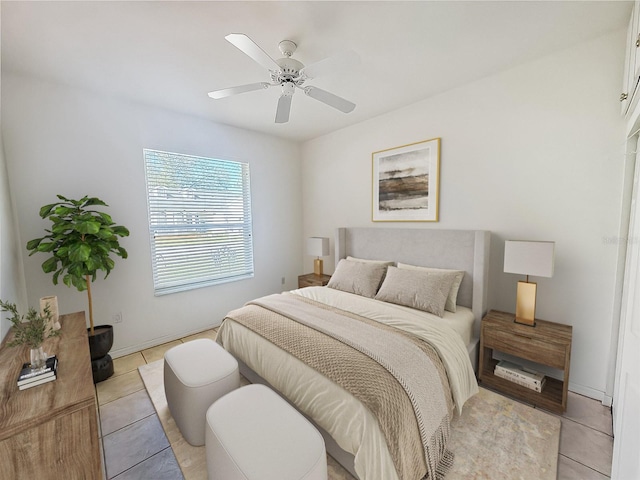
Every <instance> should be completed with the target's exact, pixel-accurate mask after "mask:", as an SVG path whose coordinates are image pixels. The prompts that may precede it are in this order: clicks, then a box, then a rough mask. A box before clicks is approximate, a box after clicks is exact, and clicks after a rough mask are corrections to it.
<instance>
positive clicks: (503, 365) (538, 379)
mask: <svg viewBox="0 0 640 480" xmlns="http://www.w3.org/2000/svg"><path fill="white" fill-rule="evenodd" d="M493 374H494V375H495V376H496V377H500V378H504V379H505V380H509V381H511V382H513V383H516V384H518V385H520V386H522V387H526V388H529V389H531V390H534V391H536V392H542V389H543V388H544V384H545V382H546V380H547V378H546V377H545V376H544V375H543V374H541V373H539V372H536V371H534V370H530V369H528V368H524V367H522V366H520V365H517V364H515V363H511V362H507V361H506V360H502V361H500V362H498V364H497V365H496V367H495V369H494V372H493Z"/></svg>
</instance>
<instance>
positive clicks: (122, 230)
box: [112, 225, 129, 237]
mask: <svg viewBox="0 0 640 480" xmlns="http://www.w3.org/2000/svg"><path fill="white" fill-rule="evenodd" d="M112 230H113V233H114V234H116V235H120V236H121V237H128V236H129V230H128V229H127V227H123V226H121V225H116V226H115V227H113V228H112Z"/></svg>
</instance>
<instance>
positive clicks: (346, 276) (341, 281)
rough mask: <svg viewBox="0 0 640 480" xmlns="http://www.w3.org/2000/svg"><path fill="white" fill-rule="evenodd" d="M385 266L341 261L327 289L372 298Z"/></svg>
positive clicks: (378, 285) (378, 286) (380, 281)
mask: <svg viewBox="0 0 640 480" xmlns="http://www.w3.org/2000/svg"><path fill="white" fill-rule="evenodd" d="M386 271H387V266H386V265H382V264H379V263H369V262H356V261H353V260H345V259H342V260H340V262H338V266H337V267H336V271H335V272H334V273H333V275H331V280H329V283H328V284H327V287H329V288H335V289H336V290H342V291H343V292H349V293H355V294H356V295H362V296H363V297H369V298H373V297H375V295H376V292H377V291H378V288H380V283H382V278H383V277H384V274H385V273H386Z"/></svg>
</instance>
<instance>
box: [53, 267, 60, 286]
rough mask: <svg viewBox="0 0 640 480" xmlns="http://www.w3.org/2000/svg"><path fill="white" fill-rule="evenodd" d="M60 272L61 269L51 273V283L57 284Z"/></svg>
mask: <svg viewBox="0 0 640 480" xmlns="http://www.w3.org/2000/svg"><path fill="white" fill-rule="evenodd" d="M61 273H62V270H58V271H57V272H56V273H54V274H53V284H54V285H57V284H58V277H59V276H60V274H61Z"/></svg>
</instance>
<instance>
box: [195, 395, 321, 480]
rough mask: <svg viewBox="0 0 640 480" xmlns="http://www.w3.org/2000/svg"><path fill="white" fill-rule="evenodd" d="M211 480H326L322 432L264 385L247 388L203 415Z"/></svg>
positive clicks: (223, 399)
mask: <svg viewBox="0 0 640 480" xmlns="http://www.w3.org/2000/svg"><path fill="white" fill-rule="evenodd" d="M205 445H206V454H207V472H208V474H209V479H210V480H327V455H326V452H325V447H324V439H323V438H322V436H321V435H320V432H318V430H317V429H316V428H315V427H314V426H313V425H312V424H311V423H310V422H309V421H308V420H307V419H306V418H305V417H303V416H302V415H301V414H300V413H299V412H298V411H297V410H296V409H295V408H293V407H292V406H291V405H289V404H288V403H287V402H286V401H285V400H284V399H283V398H281V397H280V396H279V395H278V394H277V393H275V392H274V391H273V390H271V389H270V388H268V387H266V386H264V385H248V386H246V387H242V388H239V389H237V390H234V391H233V392H231V393H229V394H227V395H225V396H224V397H222V398H220V399H219V400H217V401H216V402H215V403H214V404H213V405H211V407H209V410H208V411H207V432H206V442H205Z"/></svg>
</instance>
